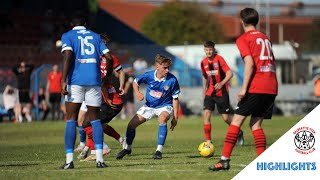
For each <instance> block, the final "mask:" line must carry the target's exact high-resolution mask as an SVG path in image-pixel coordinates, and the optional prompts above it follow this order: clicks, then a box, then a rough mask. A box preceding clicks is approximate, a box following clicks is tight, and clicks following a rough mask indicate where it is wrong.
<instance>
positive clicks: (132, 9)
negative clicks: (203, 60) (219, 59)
mask: <svg viewBox="0 0 320 180" xmlns="http://www.w3.org/2000/svg"><path fill="white" fill-rule="evenodd" d="M165 1H167V0H143V1H141V0H140V1H139V0H131V1H125V0H100V1H99V5H100V7H101V8H102V9H104V10H106V11H107V12H109V13H110V14H112V15H113V16H115V17H116V18H118V19H119V20H121V21H122V22H124V23H125V24H127V25H128V26H129V27H131V28H133V29H135V30H136V31H138V32H141V29H140V25H141V23H142V21H143V19H144V18H145V17H146V16H148V15H149V14H150V13H151V12H152V11H154V10H155V9H156V8H158V7H159V6H160V5H161V4H163V3H164V2H165ZM201 2H202V3H207V4H208V7H209V8H208V9H209V11H210V12H212V14H214V15H216V17H217V18H218V20H219V22H220V24H221V25H222V29H223V32H224V35H225V37H226V38H227V39H229V42H232V41H233V40H234V39H236V38H237V37H238V36H239V35H240V34H241V33H242V28H241V25H240V21H239V18H238V16H237V15H235V14H238V13H239V10H240V9H242V8H243V7H245V5H246V3H244V1H241V3H237V2H234V1H227V2H226V3H225V4H224V5H223V6H222V7H219V6H215V5H212V3H211V4H210V2H213V1H201ZM247 5H251V6H252V3H247ZM264 6H265V5H262V6H261V9H260V10H261V11H262V13H260V15H261V21H260V27H261V29H260V30H261V31H262V32H265V31H266V21H267V17H266V16H265V15H264V14H265V7H264ZM272 6H273V8H270V16H269V24H270V37H271V39H272V40H273V41H274V43H282V42H283V41H285V40H288V41H295V42H299V43H302V42H303V41H304V38H305V37H304V34H305V33H306V32H308V30H310V29H311V27H312V24H313V21H314V17H313V16H298V14H297V13H295V14H290V13H289V14H285V13H284V15H281V13H280V11H278V10H279V8H280V9H281V8H282V7H289V8H290V7H291V6H289V5H288V3H287V4H285V3H282V4H281V3H278V4H277V3H274V4H272ZM319 7H320V4H315V5H312V4H305V5H304V6H303V8H302V9H301V8H300V9H296V11H297V12H301V11H304V10H305V9H306V8H316V9H317V10H318V9H319ZM228 8H229V9H230V8H231V10H230V12H232V13H228V12H229V11H228ZM222 9H224V10H222ZM274 11H277V13H273V12H274ZM317 12H318V11H317ZM318 14H319V17H320V11H319V13H318ZM280 26H281V27H280ZM280 28H282V29H283V36H281V34H280ZM281 38H283V39H281ZM282 40H283V41H282Z"/></svg>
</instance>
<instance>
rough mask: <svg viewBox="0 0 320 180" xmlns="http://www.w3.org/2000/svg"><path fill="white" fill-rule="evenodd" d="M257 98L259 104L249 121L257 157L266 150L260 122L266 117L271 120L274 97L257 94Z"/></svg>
mask: <svg viewBox="0 0 320 180" xmlns="http://www.w3.org/2000/svg"><path fill="white" fill-rule="evenodd" d="M256 96H257V98H259V104H258V105H257V108H256V109H255V110H254V112H253V113H252V116H251V120H250V128H251V131H252V135H253V138H254V143H255V145H256V152H257V155H258V156H259V155H260V154H261V153H263V152H264V151H265V150H266V136H265V134H264V132H263V128H262V121H263V119H264V117H266V116H268V118H270V119H271V117H272V111H271V112H270V110H271V109H272V107H273V105H274V100H275V95H270V94H257V95H256Z"/></svg>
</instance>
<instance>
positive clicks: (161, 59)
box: [155, 54, 172, 66]
mask: <svg viewBox="0 0 320 180" xmlns="http://www.w3.org/2000/svg"><path fill="white" fill-rule="evenodd" d="M155 62H156V63H158V64H160V65H162V64H166V65H168V66H171V65H172V60H171V58H168V57H166V56H163V55H160V54H157V55H156V58H155Z"/></svg>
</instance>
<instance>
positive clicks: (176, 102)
mask: <svg viewBox="0 0 320 180" xmlns="http://www.w3.org/2000/svg"><path fill="white" fill-rule="evenodd" d="M172 103H173V118H172V120H171V126H170V129H171V131H173V129H174V128H175V127H176V125H177V124H178V118H179V117H178V111H179V98H174V99H173V102H172Z"/></svg>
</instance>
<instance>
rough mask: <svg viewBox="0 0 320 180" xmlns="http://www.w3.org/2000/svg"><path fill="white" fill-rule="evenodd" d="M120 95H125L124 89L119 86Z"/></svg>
mask: <svg viewBox="0 0 320 180" xmlns="http://www.w3.org/2000/svg"><path fill="white" fill-rule="evenodd" d="M119 95H120V96H123V95H124V90H123V89H122V88H119Z"/></svg>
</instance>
